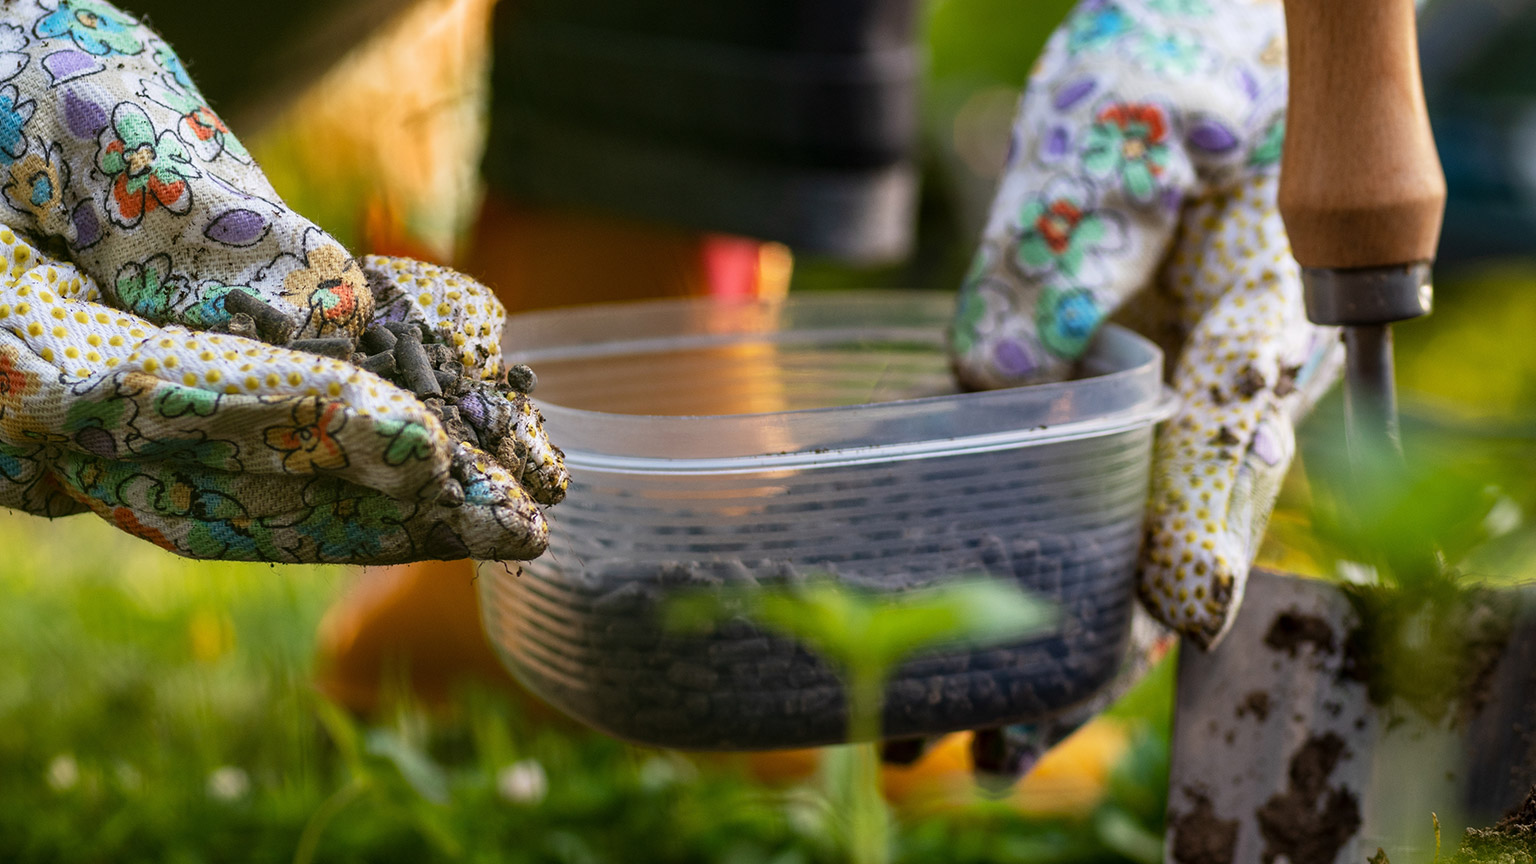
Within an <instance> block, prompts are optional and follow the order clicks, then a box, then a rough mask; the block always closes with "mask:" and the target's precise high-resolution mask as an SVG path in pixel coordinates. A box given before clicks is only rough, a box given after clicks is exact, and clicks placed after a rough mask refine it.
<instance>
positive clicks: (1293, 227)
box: [1166, 0, 1466, 864]
mask: <svg viewBox="0 0 1536 864" xmlns="http://www.w3.org/2000/svg"><path fill="white" fill-rule="evenodd" d="M1285 18H1286V29H1287V37H1288V41H1289V51H1288V54H1289V64H1290V104H1289V109H1288V120H1287V126H1288V129H1287V134H1286V140H1285V151H1284V161H1283V163H1282V167H1281V175H1280V212H1281V215H1282V216H1283V217H1284V219H1285V227H1286V231H1287V232H1288V234H1289V235H1290V240H1291V246H1292V250H1293V253H1294V255H1295V257H1296V260H1297V261H1298V262H1299V263H1300V264H1301V266H1302V279H1303V285H1304V291H1305V300H1306V308H1307V315H1308V317H1309V318H1311V320H1312V321H1314V322H1316V323H1318V324H1325V325H1341V326H1342V328H1343V334H1344V343H1345V351H1346V361H1345V399H1346V414H1347V422H1348V426H1347V429H1348V431H1347V436H1348V439H1349V449H1350V454H1351V458H1352V459H1355V460H1360V461H1363V460H1367V459H1372V458H1375V457H1377V456H1378V455H1380V454H1393V453H1396V452H1397V451H1398V450H1399V449H1400V444H1399V441H1398V429H1397V408H1396V396H1395V384H1394V380H1393V361H1392V330H1391V325H1392V324H1393V323H1394V322H1397V321H1403V320H1407V319H1410V318H1416V317H1418V316H1421V315H1425V314H1427V313H1428V312H1429V310H1430V302H1431V289H1430V266H1431V261H1432V260H1433V258H1434V255H1435V248H1436V246H1437V244H1438V242H1439V236H1440V223H1441V218H1442V214H1443V211H1444V206H1445V197H1446V190H1445V178H1444V175H1443V173H1442V172H1441V168H1440V160H1439V157H1438V155H1437V154H1436V151H1435V144H1434V139H1433V137H1432V135H1431V131H1430V126H1429V118H1428V113H1427V111H1426V108H1425V104H1424V91H1423V85H1422V82H1421V80H1420V72H1419V59H1418V42H1417V34H1416V29H1417V27H1416V22H1415V4H1414V0H1285ZM1367 476H1369V474H1368V472H1364V471H1362V472H1361V475H1360V477H1361V478H1362V479H1363V478H1365V477H1367ZM1246 594H1247V596H1246V598H1245V599H1244V601H1243V607H1242V609H1241V610H1240V612H1239V617H1238V620H1237V622H1236V624H1235V626H1234V627H1233V629H1232V632H1231V633H1230V634H1229V635H1228V637H1227V638H1226V640H1225V641H1224V642H1222V643H1221V644H1219V645H1218V646H1217V647H1216V648H1215V649H1214V650H1213V651H1210V652H1203V651H1200V650H1198V649H1197V648H1195V647H1194V646H1192V645H1186V646H1184V649H1183V650H1182V651H1181V655H1180V659H1179V684H1178V701H1177V713H1176V716H1175V724H1174V741H1173V766H1172V771H1171V776H1170V789H1169V804H1168V807H1169V809H1168V812H1169V831H1168V836H1167V849H1166V851H1167V859H1168V860H1169V861H1170V862H1174V864H1180V862H1184V864H1193V862H1200V864H1206V862H1222V864H1238V862H1243V864H1246V862H1258V861H1275V860H1288V861H1292V862H1302V861H1306V862H1308V864H1329V862H1335V861H1338V862H1344V861H1349V862H1364V861H1366V860H1367V858H1368V857H1369V856H1371V855H1372V854H1374V853H1376V852H1377V851H1378V846H1382V845H1385V846H1390V847H1392V848H1391V849H1389V850H1388V851H1389V852H1393V853H1397V854H1398V855H1399V856H1401V855H1402V854H1407V853H1408V847H1407V846H1404V845H1401V844H1396V845H1394V842H1393V841H1392V840H1390V839H1388V838H1394V837H1400V836H1405V835H1404V834H1403V833H1402V831H1400V830H1399V829H1401V828H1402V827H1403V826H1402V825H1400V824H1399V822H1400V821H1401V819H1400V816H1401V814H1405V813H1407V814H1412V816H1413V818H1420V817H1422V818H1420V821H1422V823H1423V824H1422V825H1418V824H1417V823H1415V825H1414V826H1413V827H1414V831H1415V832H1416V833H1414V835H1413V836H1415V837H1417V838H1419V839H1422V840H1425V842H1426V843H1430V844H1431V845H1432V836H1433V835H1432V831H1431V823H1430V817H1429V815H1428V809H1427V808H1425V807H1422V806H1420V805H1422V804H1423V803H1424V802H1423V801H1421V800H1418V799H1413V798H1411V797H1410V796H1407V795H1400V794H1393V792H1394V790H1395V789H1399V788H1404V789H1406V788H1408V787H1409V786H1411V785H1412V784H1409V783H1406V782H1399V780H1398V779H1394V776H1395V775H1393V773H1392V772H1393V771H1394V770H1398V769H1401V770H1407V771H1409V772H1410V773H1411V772H1412V771H1413V770H1420V771H1421V772H1422V770H1424V769H1427V768H1429V767H1430V766H1435V765H1439V764H1441V763H1442V762H1443V761H1445V759H1447V758H1449V757H1450V755H1451V751H1453V750H1455V749H1456V742H1455V741H1453V740H1450V739H1447V738H1446V737H1445V736H1443V735H1439V734H1438V733H1437V730H1434V729H1430V728H1427V727H1426V728H1418V727H1413V728H1404V729H1402V731H1401V733H1400V734H1397V735H1394V736H1393V737H1392V742H1393V743H1394V744H1400V745H1401V746H1399V747H1398V749H1396V750H1393V751H1392V752H1391V753H1390V754H1388V753H1387V752H1386V749H1383V747H1380V746H1376V742H1377V740H1378V738H1380V737H1381V736H1382V735H1383V734H1384V733H1385V732H1387V730H1388V729H1389V728H1399V727H1393V726H1392V723H1393V721H1392V719H1391V718H1388V717H1385V716H1383V715H1381V714H1380V713H1378V712H1376V711H1375V709H1374V707H1373V706H1372V704H1371V702H1370V700H1369V698H1368V695H1367V693H1366V688H1365V686H1364V684H1362V683H1360V682H1358V681H1349V680H1346V677H1347V676H1346V675H1345V673H1344V670H1346V669H1347V668H1349V663H1350V658H1349V657H1348V656H1347V652H1346V640H1347V633H1348V629H1347V628H1348V627H1349V626H1350V625H1349V622H1350V620H1351V618H1350V615H1351V610H1350V608H1349V604H1348V603H1347V602H1346V601H1345V600H1344V599H1343V595H1342V594H1340V593H1339V592H1338V591H1337V590H1336V589H1335V588H1334V587H1333V586H1330V585H1327V584H1324V583H1319V582H1308V581H1304V580H1301V579H1297V578H1295V577H1292V576H1287V575H1284V574H1271V573H1264V572H1255V573H1254V574H1253V576H1252V577H1251V578H1250V580H1249V584H1248V586H1247V591H1246ZM1414 736H1418V737H1417V738H1415V739H1414V740H1412V741H1410V740H1409V739H1410V738H1413V737H1414ZM1399 739H1400V740H1399ZM1441 751H1444V752H1441ZM1451 761H1453V762H1454V760H1451ZM1394 766H1395V767H1394ZM1442 773H1443V772H1442ZM1465 781H1466V778H1465V777H1458V778H1451V779H1447V780H1446V781H1445V783H1446V785H1447V788H1460V786H1459V785H1458V784H1460V783H1464V782H1465ZM1420 828H1422V829H1423V830H1422V831H1419V830H1418V829H1420ZM1411 851H1412V854H1413V855H1414V856H1418V855H1419V854H1420V853H1422V852H1423V851H1424V850H1423V848H1422V847H1415V848H1413V849H1412V850H1411ZM1372 860H1377V859H1372ZM1380 860H1393V861H1396V860H1399V858H1398V857H1393V858H1390V859H1388V858H1387V857H1386V853H1383V854H1382V858H1381V859H1380ZM1410 860H1426V861H1427V860H1429V858H1428V857H1423V858H1418V857H1414V858H1412V859H1410Z"/></svg>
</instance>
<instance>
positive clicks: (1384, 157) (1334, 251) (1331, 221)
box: [1280, 0, 1445, 268]
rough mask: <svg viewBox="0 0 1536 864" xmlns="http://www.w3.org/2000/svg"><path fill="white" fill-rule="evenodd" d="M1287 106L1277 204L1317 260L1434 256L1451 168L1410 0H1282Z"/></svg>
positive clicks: (1308, 261)
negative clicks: (1443, 159)
mask: <svg viewBox="0 0 1536 864" xmlns="http://www.w3.org/2000/svg"><path fill="white" fill-rule="evenodd" d="M1285 23H1286V29H1287V39H1288V41H1289V52H1288V53H1289V57H1290V80H1291V85H1290V87H1291V89H1290V109H1289V114H1288V118H1287V121H1286V125H1287V129H1286V137H1285V156H1284V162H1283V165H1282V167H1281V173H1280V214H1281V216H1282V217H1283V218H1284V219H1285V228H1286V231H1287V232H1288V233H1289V234H1290V238H1291V248H1292V250H1293V251H1294V252H1295V255H1296V260H1297V261H1299V262H1300V263H1301V265H1302V266H1303V267H1309V268H1353V267H1387V266H1393V265H1398V264H1409V263H1413V262H1420V261H1428V260H1432V259H1433V258H1434V257H1435V247H1436V245H1437V244H1438V243H1439V240H1440V222H1441V219H1442V216H1443V214H1444V211H1445V174H1444V173H1443V172H1442V171H1441V169H1440V157H1439V155H1438V154H1437V153H1436V152H1435V141H1434V137H1433V136H1432V134H1431V133H1430V128H1429V114H1428V112H1427V111H1426V110H1425V107H1424V86H1423V82H1422V80H1421V78H1420V73H1419V50H1418V34H1417V25H1416V22H1415V20H1414V2H1413V0H1285Z"/></svg>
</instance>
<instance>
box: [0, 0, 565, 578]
mask: <svg viewBox="0 0 1536 864" xmlns="http://www.w3.org/2000/svg"><path fill="white" fill-rule="evenodd" d="M0 197H3V199H4V206H0V224H3V225H5V226H8V227H7V228H3V229H0V265H3V266H4V267H5V268H6V269H5V271H4V272H3V273H0V504H4V505H6V506H12V507H18V508H21V509H24V510H27V511H28V512H32V513H39V514H43V515H49V516H57V515H64V514H67V513H72V512H79V511H81V510H83V509H87V508H88V509H91V510H94V511H96V512H97V513H98V514H100V515H102V516H103V517H105V518H108V519H110V520H112V521H113V522H114V523H115V524H117V525H118V526H119V527H121V528H123V529H124V530H127V531H130V532H132V533H135V534H138V535H140V536H143V537H146V538H148V539H151V540H153V541H155V542H157V543H159V544H160V545H162V546H164V547H166V548H168V549H172V550H173V551H176V552H179V553H181V554H184V555H189V556H192V557H199V558H228V559H241V560H269V561H292V562H297V561H350V562H360V563H361V562H368V563H384V562H395V561H405V560H415V559H420V558H460V557H470V556H473V557H478V558H487V559H502V558H531V557H534V556H536V555H538V554H539V553H540V552H542V551H543V548H544V542H545V534H546V531H547V527H546V525H545V523H544V519H543V516H542V514H541V512H540V510H539V507H538V504H541V503H542V504H550V503H554V502H555V501H557V500H558V499H559V497H560V496H561V495H562V494H563V492H564V488H565V482H566V477H565V473H564V467H563V464H562V463H561V460H560V455H559V451H558V450H556V449H554V448H552V447H551V446H550V445H549V443H548V441H547V440H546V439H545V437H544V435H543V431H542V429H541V428H540V425H539V417H538V414H537V411H536V409H535V408H534V407H533V405H532V403H530V402H529V401H528V399H527V396H526V394H525V392H524V391H526V390H527V389H530V387H531V377H529V376H528V375H527V374H526V370H522V369H519V370H517V374H516V375H514V380H512V381H511V382H508V381H507V380H506V377H505V372H504V370H502V368H501V363H500V346H499V344H498V343H499V336H500V328H501V323H502V320H503V318H504V313H503V310H502V309H501V306H500V304H499V303H498V302H497V301H496V300H495V298H494V297H493V296H491V294H490V292H489V291H488V290H486V289H485V288H484V287H483V286H480V285H478V284H476V283H474V282H473V281H472V280H470V279H468V278H466V277H464V276H462V275H459V274H456V273H453V272H452V271H448V270H444V269H442V268H436V267H431V266H427V265H421V264H416V263H415V262H406V261H398V260H393V259H382V258H375V259H365V260H364V261H363V262H361V263H360V262H358V261H356V260H354V259H353V258H352V257H351V256H350V255H349V254H348V253H347V252H346V251H345V250H344V249H343V248H342V247H341V246H340V245H339V244H338V243H337V242H336V241H335V240H334V239H332V238H331V237H329V236H328V235H326V234H325V233H324V232H323V231H321V230H320V229H319V228H318V227H316V226H315V225H314V224H313V223H311V222H309V221H308V220H306V219H304V218H303V217H301V216H299V215H298V214H296V213H294V212H292V211H291V210H289V209H288V208H287V207H286V206H284V205H283V204H282V202H281V200H280V199H279V198H278V196H277V195H276V193H275V192H274V191H273V190H272V188H271V186H270V184H268V183H267V181H266V178H265V177H264V176H263V175H262V173H261V171H260V170H259V169H258V168H257V167H256V166H255V165H254V163H253V162H252V161H251V159H250V156H249V155H248V154H247V153H246V151H245V149H244V148H243V147H242V146H241V145H240V143H239V141H238V140H237V139H236V138H235V137H234V136H233V135H232V134H231V133H230V132H229V131H228V130H227V129H226V128H225V126H224V124H223V122H222V121H220V120H219V118H218V117H217V115H215V114H214V113H213V112H212V110H211V109H209V108H208V107H207V103H206V101H205V100H204V99H203V97H202V96H201V95H200V94H199V93H198V91H197V89H196V88H195V87H194V86H193V85H192V83H191V82H190V81H189V80H188V79H187V77H186V72H185V70H184V69H183V68H182V66H181V63H180V61H179V60H177V58H176V56H175V54H174V53H172V52H171V50H170V48H169V47H168V46H166V45H165V44H164V43H163V42H161V41H160V40H159V39H158V38H157V37H155V36H154V34H152V33H151V32H150V31H148V30H147V29H145V28H143V27H141V26H139V25H138V24H137V23H136V22H135V21H133V19H131V18H130V17H128V16H127V15H125V14H123V13H122V12H120V11H118V10H117V9H115V8H113V7H112V6H110V5H108V4H106V3H103V2H98V0H57V2H56V3H52V2H46V0H42V2H38V0H15V2H11V3H7V4H5V5H4V7H3V8H0ZM199 330H203V331H209V330H211V331H224V332H198V331H199ZM295 337H297V338H295ZM290 340H292V341H290ZM422 341H425V342H426V343H428V344H427V345H425V346H422V345H421V342H422ZM397 342H398V343H399V344H398V345H397V344H396V343H397ZM268 343H271V344H268ZM434 343H436V344H434ZM360 349H366V350H360ZM365 354H372V355H373V356H372V357H369V358H367V359H365V357H364V355H365ZM322 355H328V356H322ZM397 361H398V362H397ZM359 363H360V364H361V367H366V368H361V367H360V366H359V365H358V364H359ZM370 370H371V371H370ZM375 373H379V374H375ZM381 376H385V377H381ZM386 377H387V378H389V379H392V380H386ZM397 385H399V386H397Z"/></svg>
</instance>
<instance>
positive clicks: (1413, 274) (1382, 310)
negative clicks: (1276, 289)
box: [1301, 261, 1434, 326]
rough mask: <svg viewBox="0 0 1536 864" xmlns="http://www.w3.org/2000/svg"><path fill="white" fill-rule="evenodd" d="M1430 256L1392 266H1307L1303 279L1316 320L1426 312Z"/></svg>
mask: <svg viewBox="0 0 1536 864" xmlns="http://www.w3.org/2000/svg"><path fill="white" fill-rule="evenodd" d="M1430 265H1431V262H1429V261H1419V262H1416V263H1413V264H1399V265H1395V266H1392V267H1359V268H1348V269H1342V268H1341V269H1333V268H1326V267H1316V268H1313V267H1307V268H1303V269H1302V271H1301V282H1302V287H1303V290H1304V296H1305V298H1306V304H1307V318H1309V319H1311V321H1312V322H1313V323H1314V324H1342V325H1345V326H1353V325H1366V324H1391V323H1392V322H1394V321H1406V320H1408V319H1409V318H1418V317H1419V316H1421V315H1428V314H1429V311H1430V308H1431V307H1432V306H1433V299H1434V288H1433V286H1432V285H1431V283H1430Z"/></svg>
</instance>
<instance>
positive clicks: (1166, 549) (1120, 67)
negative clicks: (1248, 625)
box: [951, 0, 1341, 648]
mask: <svg viewBox="0 0 1536 864" xmlns="http://www.w3.org/2000/svg"><path fill="white" fill-rule="evenodd" d="M1284 26H1285V22H1284V18H1283V15H1282V9H1281V5H1280V3H1279V2H1277V0H1270V2H1265V0H1083V2H1081V3H1080V4H1079V5H1078V7H1077V9H1076V10H1075V11H1074V12H1073V13H1072V15H1071V16H1070V17H1069V18H1068V20H1067V22H1066V23H1065V24H1064V25H1063V27H1062V28H1061V30H1060V31H1059V32H1057V33H1056V34H1055V36H1054V37H1053V39H1052V40H1051V42H1050V43H1049V45H1048V46H1047V48H1046V50H1045V53H1044V55H1043V57H1042V59H1041V60H1040V62H1039V65H1038V67H1037V69H1036V70H1035V72H1034V75H1033V76H1032V79H1031V81H1030V83H1029V86H1028V89H1027V90H1026V92H1025V94H1024V97H1023V100H1022V102H1021V105H1020V109H1019V115H1018V119H1017V121H1016V126H1015V129H1014V140H1013V149H1012V153H1011V154H1010V156H1009V162H1008V167H1007V171H1006V176H1005V177H1004V179H1003V181H1002V185H1001V187H1000V189H999V190H998V193H997V197H996V199H995V201H994V204H993V209H992V213H991V218H990V221H989V223H988V226H987V229H986V234H985V237H984V239H983V242H982V246H981V249H980V251H979V252H978V254H977V257H976V261H975V265H974V268H973V271H972V273H971V275H970V276H969V278H968V279H967V281H966V283H965V285H964V287H963V288H962V289H961V295H960V301H959V306H958V311H957V314H956V317H955V321H954V325H953V330H952V333H951V348H952V352H953V358H954V363H955V369H956V372H957V374H958V376H959V378H960V379H961V381H962V382H963V383H965V384H966V385H969V386H972V387H978V388H986V387H1002V386H1009V385H1014V384H1028V383H1036V382H1042V381H1052V380H1059V379H1062V378H1065V377H1067V376H1069V375H1070V374H1071V373H1072V371H1073V364H1074V362H1075V361H1076V360H1077V359H1078V358H1079V357H1081V356H1082V354H1083V353H1084V351H1085V350H1086V349H1087V346H1088V343H1089V340H1090V339H1091V338H1092V336H1093V334H1094V333H1095V332H1096V331H1097V329H1098V327H1099V326H1100V324H1101V323H1102V322H1103V321H1104V320H1105V319H1106V318H1107V317H1109V316H1110V315H1113V314H1115V313H1117V312H1118V313H1120V316H1121V317H1122V318H1124V319H1125V320H1126V321H1127V323H1129V324H1130V325H1131V326H1133V327H1135V328H1136V329H1139V330H1141V331H1142V332H1144V333H1146V334H1147V335H1149V336H1153V337H1154V338H1157V339H1158V340H1159V341H1161V342H1162V343H1163V345H1164V346H1165V348H1166V349H1167V351H1168V354H1169V357H1170V359H1171V360H1172V363H1173V368H1172V383H1173V386H1174V388H1175V389H1176V390H1177V392H1178V395H1179V397H1180V399H1181V400H1182V407H1180V409H1179V410H1178V413H1177V414H1176V415H1175V416H1174V417H1173V419H1172V420H1171V421H1170V422H1169V423H1168V424H1167V426H1166V427H1165V428H1164V429H1163V430H1162V433H1161V435H1160V437H1159V439H1158V442H1157V449H1156V461H1155V468H1154V472H1153V485H1152V498H1151V506H1150V512H1149V517H1148V526H1147V535H1146V542H1145V545H1144V548H1143V553H1142V554H1143V558H1142V564H1141V573H1140V582H1139V585H1140V593H1141V596H1142V599H1143V600H1144V601H1145V603H1146V605H1147V607H1148V608H1149V609H1150V610H1151V612H1152V613H1153V614H1154V615H1155V616H1156V617H1157V618H1159V619H1160V620H1162V621H1164V622H1166V623H1167V624H1168V625H1169V626H1171V627H1173V628H1174V629H1175V630H1177V631H1178V632H1180V633H1181V634H1183V635H1184V636H1186V637H1188V638H1189V639H1190V640H1191V641H1193V642H1195V643H1196V644H1198V645H1200V646H1202V647H1206V648H1209V647H1211V646H1213V645H1215V644H1216V642H1217V641H1218V640H1219V639H1220V638H1221V636H1222V634H1223V633H1225V631H1226V629H1227V628H1228V627H1229V626H1230V625H1231V622H1232V620H1233V618H1234V616H1235V613H1236V611H1237V607H1238V604H1239V603H1240V602H1241V601H1242V596H1243V589H1244V585H1245V582H1246V580H1247V574H1248V568H1249V566H1250V565H1251V562H1252V560H1253V557H1254V555H1255V554H1256V552H1257V549H1258V544H1259V541H1260V539H1261V537H1262V535H1263V533H1264V527H1265V525H1266V523H1267V522H1268V519H1269V514H1270V510H1271V508H1272V506H1273V503H1274V499H1275V496H1276V494H1277V493H1278V490H1279V486H1280V482H1281V480H1282V478H1283V477H1284V475H1285V472H1286V469H1287V467H1288V466H1289V464H1290V461H1291V457H1292V454H1293V450H1294V436H1293V431H1292V424H1293V423H1294V422H1295V420H1296V418H1297V417H1299V416H1300V415H1301V414H1302V413H1303V412H1304V411H1305V410H1306V409H1307V408H1308V407H1310V405H1311V403H1312V402H1313V401H1314V400H1315V399H1316V398H1317V397H1318V396H1319V395H1321V393H1322V392H1323V391H1324V390H1326V388H1327V387H1329V386H1331V384H1332V383H1333V381H1334V380H1335V378H1336V375H1337V371H1338V367H1339V360H1340V358H1341V353H1340V350H1341V349H1339V347H1338V340H1337V335H1336V333H1335V332H1333V331H1331V330H1328V329H1325V328H1319V327H1316V326H1314V325H1312V324H1310V323H1309V322H1308V321H1307V318H1306V314H1305V312H1304V310H1303V306H1302V299H1301V280H1300V270H1299V268H1298V266H1297V264H1296V262H1295V261H1294V260H1293V259H1292V257H1291V255H1290V249H1289V245H1288V242H1287V240H1286V235H1285V228H1284V226H1283V224H1282V222H1281V220H1280V214H1279V212H1278V209H1277V206H1276V197H1277V193H1278V178H1279V162H1280V151H1281V142H1282V140H1283V136H1284V131H1285V116H1284V111H1285V104H1286V74H1285V67H1284V63H1285V56H1286V52H1285V29H1284Z"/></svg>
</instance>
